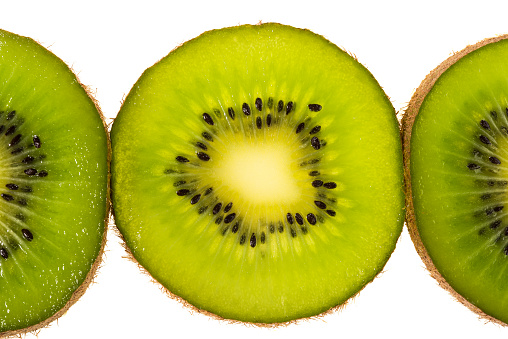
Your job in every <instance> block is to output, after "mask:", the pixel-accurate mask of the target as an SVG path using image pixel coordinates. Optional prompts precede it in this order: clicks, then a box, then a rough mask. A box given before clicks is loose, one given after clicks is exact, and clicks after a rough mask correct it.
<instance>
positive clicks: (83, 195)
mask: <svg viewBox="0 0 508 339" xmlns="http://www.w3.org/2000/svg"><path fill="white" fill-rule="evenodd" d="M107 158H108V146H107V134H106V130H105V128H104V125H103V122H102V120H101V117H100V115H99V113H98V111H97V109H96V107H95V104H94V102H93V101H92V100H91V99H90V98H89V97H88V95H87V92H86V91H85V90H84V89H83V87H82V86H81V85H80V83H79V82H78V80H77V79H76V77H75V76H74V75H73V73H72V72H71V71H70V70H69V68H68V67H67V66H66V65H65V64H64V63H63V62H62V61H61V60H60V59H58V58H57V57H56V56H54V55H53V54H51V53H50V52H48V51H47V50H46V49H44V48H43V47H41V46H40V45H38V44H37V43H36V42H34V41H33V40H31V39H28V38H24V37H20V36H17V35H14V34H12V33H8V32H5V31H1V30H0V315H1V316H0V335H16V334H19V333H21V332H23V331H32V330H36V329H38V328H40V327H42V326H44V325H46V324H48V323H49V322H50V321H52V320H53V319H55V318H57V317H59V316H60V315H61V314H63V313H64V312H65V310H67V308H68V307H69V306H70V305H71V304H72V303H74V302H75V301H76V300H77V298H79V296H80V295H81V294H82V293H83V292H84V290H85V289H86V287H87V286H88V283H89V282H90V280H91V279H92V277H93V274H94V272H95V269H96V267H97V265H98V262H99V259H98V257H99V254H100V253H102V251H101V248H102V246H101V244H102V245H103V241H104V239H105V238H104V236H105V219H106V218H107V204H108V202H107V187H108V186H107V185H108V165H107Z"/></svg>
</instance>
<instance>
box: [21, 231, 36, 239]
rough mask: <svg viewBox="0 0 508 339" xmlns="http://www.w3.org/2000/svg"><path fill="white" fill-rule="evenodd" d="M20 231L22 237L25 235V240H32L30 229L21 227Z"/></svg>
mask: <svg viewBox="0 0 508 339" xmlns="http://www.w3.org/2000/svg"><path fill="white" fill-rule="evenodd" d="M21 233H22V234H23V237H25V239H26V240H28V241H32V240H33V239H34V236H33V234H32V232H30V230H27V229H26V228H23V229H22V230H21Z"/></svg>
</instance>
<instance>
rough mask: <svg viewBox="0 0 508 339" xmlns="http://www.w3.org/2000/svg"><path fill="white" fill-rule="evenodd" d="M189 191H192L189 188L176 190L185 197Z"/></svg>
mask: <svg viewBox="0 0 508 339" xmlns="http://www.w3.org/2000/svg"><path fill="white" fill-rule="evenodd" d="M189 193H190V191H189V190H187V189H181V190H178V191H176V195H178V196H180V197H183V196H184V195H188V194H189Z"/></svg>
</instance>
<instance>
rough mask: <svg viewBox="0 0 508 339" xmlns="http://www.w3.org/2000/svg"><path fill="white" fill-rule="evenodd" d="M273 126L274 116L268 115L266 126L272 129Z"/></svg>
mask: <svg viewBox="0 0 508 339" xmlns="http://www.w3.org/2000/svg"><path fill="white" fill-rule="evenodd" d="M271 124H272V115H271V114H268V115H267V116H266V126H268V127H270V125H271Z"/></svg>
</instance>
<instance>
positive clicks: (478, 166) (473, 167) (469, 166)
mask: <svg viewBox="0 0 508 339" xmlns="http://www.w3.org/2000/svg"><path fill="white" fill-rule="evenodd" d="M467 168H469V169H470V170H471V171H473V170H477V169H480V168H481V167H480V165H477V164H474V163H469V164H468V165H467Z"/></svg>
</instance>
